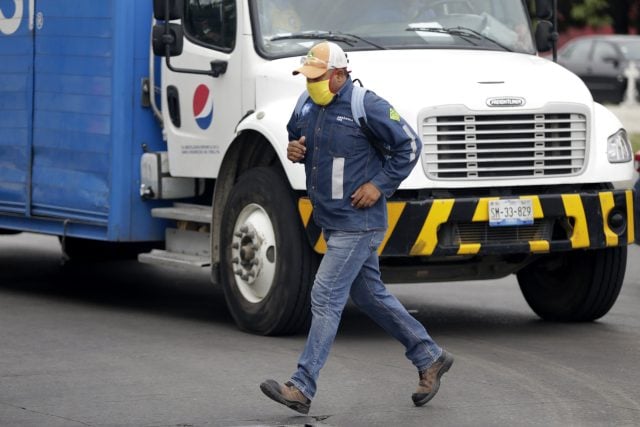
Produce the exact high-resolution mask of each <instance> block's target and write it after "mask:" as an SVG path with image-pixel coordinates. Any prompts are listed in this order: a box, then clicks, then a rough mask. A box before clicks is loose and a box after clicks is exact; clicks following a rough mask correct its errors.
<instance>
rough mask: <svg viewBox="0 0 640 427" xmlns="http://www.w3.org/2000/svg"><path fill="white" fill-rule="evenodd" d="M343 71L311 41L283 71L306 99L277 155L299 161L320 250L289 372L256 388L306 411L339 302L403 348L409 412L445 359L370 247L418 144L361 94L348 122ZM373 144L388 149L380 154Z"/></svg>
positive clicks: (332, 54)
mask: <svg viewBox="0 0 640 427" xmlns="http://www.w3.org/2000/svg"><path fill="white" fill-rule="evenodd" d="M347 64H348V61H347V57H346V54H345V53H344V51H343V50H342V49H341V48H340V46H338V45H337V44H335V43H332V42H321V43H318V44H316V45H315V46H313V47H312V48H311V50H309V53H308V54H307V56H306V57H305V58H303V65H302V66H301V67H300V68H298V69H297V70H295V71H294V72H293V74H294V75H296V74H302V75H303V76H305V77H306V78H307V91H308V95H309V96H308V98H309V99H306V101H305V100H304V98H301V99H302V100H303V101H304V103H303V104H302V105H301V107H300V108H296V111H294V113H293V115H292V117H291V119H290V121H289V123H288V125H287V130H288V132H289V141H290V142H289V145H288V147H287V157H288V158H289V160H291V161H293V162H300V161H303V162H304V165H305V171H306V184H307V192H308V193H309V197H310V199H311V202H312V205H313V217H314V221H315V222H316V223H317V224H318V226H320V227H321V228H322V231H323V235H324V237H325V240H326V241H327V252H326V254H325V255H324V257H323V259H322V262H321V263H320V266H319V268H318V272H317V273H316V277H315V281H314V284H313V288H312V291H311V313H312V320H311V328H310V330H309V335H308V337H307V342H306V344H305V347H304V350H303V352H302V354H301V356H300V359H299V361H298V369H297V370H296V372H295V373H294V374H293V375H292V377H291V379H290V380H289V381H288V382H287V383H285V384H284V385H281V384H279V383H277V382H276V381H274V380H267V381H265V382H263V383H262V384H260V388H261V390H262V391H263V392H264V393H265V394H266V395H267V396H268V397H270V398H271V399H273V400H275V401H276V402H279V403H282V404H284V405H286V406H288V407H289V408H291V409H294V410H296V411H298V412H300V413H303V414H306V413H308V412H309V407H310V405H311V400H312V399H313V397H314V395H315V393H316V382H317V379H318V376H319V373H320V369H321V368H322V367H323V366H324V363H325V362H326V360H327V357H328V355H329V350H330V349H331V346H332V344H333V341H334V339H335V336H336V332H337V330H338V325H339V323H340V318H341V316H342V311H343V309H344V307H345V305H346V303H347V299H348V297H349V296H351V299H352V301H353V302H354V304H356V306H357V307H358V308H359V309H360V310H362V311H364V312H365V313H366V314H367V315H368V316H369V317H371V318H372V319H373V320H374V321H375V322H376V323H378V324H379V325H380V326H381V327H382V328H383V329H384V330H385V331H387V332H388V333H389V334H391V335H392V336H393V337H394V338H396V339H397V340H398V341H400V342H401V343H402V344H403V345H404V346H405V348H406V353H405V354H406V356H407V358H408V359H409V360H410V361H411V362H412V363H413V364H414V365H415V366H416V368H417V369H418V372H419V383H418V389H417V391H416V392H415V393H413V395H412V396H411V397H412V400H413V402H414V404H415V405H416V406H422V405H424V404H426V403H427V402H428V401H429V400H431V399H432V398H433V397H434V396H435V394H436V393H437V392H438V388H439V386H440V377H441V376H442V375H443V374H444V373H445V372H447V371H448V370H449V368H450V367H451V365H452V364H453V357H452V356H451V355H450V354H449V353H447V352H445V351H444V350H442V349H441V348H440V347H439V346H438V345H437V344H436V343H435V342H434V341H433V340H432V339H431V337H430V336H429V334H428V333H427V331H426V330H425V328H424V326H422V324H421V323H420V322H418V321H417V320H416V319H415V318H413V317H412V316H411V315H410V314H409V313H408V312H407V310H406V309H405V308H404V307H403V306H402V304H401V303H400V302H399V301H398V300H397V299H396V298H395V297H394V296H393V295H391V294H390V293H389V291H388V290H387V289H386V287H385V286H384V284H383V283H382V281H381V279H380V268H379V263H378V253H377V249H378V246H379V245H380V244H381V243H382V239H383V237H384V234H385V230H386V228H387V210H386V209H387V208H386V198H387V197H390V196H391V195H392V194H393V193H394V191H395V190H396V189H397V188H398V186H399V185H400V183H401V182H402V180H404V179H405V178H406V177H407V176H408V175H409V173H410V172H411V170H412V169H413V167H414V165H415V164H416V162H417V160H418V158H419V156H420V150H421V143H420V140H419V138H418V137H417V135H416V134H415V132H414V131H413V130H412V129H411V127H410V126H409V125H408V124H407V123H406V122H405V121H404V119H402V118H401V117H400V116H399V115H398V113H397V112H396V111H395V110H394V109H393V107H392V106H391V105H390V104H389V103H388V102H387V101H385V100H384V99H382V98H380V97H379V96H377V95H375V94H374V93H372V92H366V94H365V96H364V101H363V106H364V110H365V112H366V117H367V120H366V127H367V128H368V129H369V130H367V129H365V128H364V123H357V119H356V118H355V117H353V116H354V114H353V112H352V92H353V90H354V85H353V82H352V80H351V78H350V76H349V72H348V71H347ZM298 110H299V111H298ZM373 139H377V140H378V141H382V142H383V143H384V145H385V146H386V147H388V149H389V151H388V152H386V153H385V154H386V155H383V153H382V152H381V149H380V146H381V145H382V144H381V143H374V142H375V141H373Z"/></svg>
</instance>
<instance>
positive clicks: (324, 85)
mask: <svg viewBox="0 0 640 427" xmlns="http://www.w3.org/2000/svg"><path fill="white" fill-rule="evenodd" d="M330 81H331V79H327V80H322V81H319V82H313V83H309V82H307V92H309V96H310V97H311V100H312V101H313V102H315V103H316V104H318V105H322V106H325V105H327V104H329V103H330V102H331V101H332V100H333V97H334V96H336V95H335V94H334V93H332V92H331V89H329V82H330Z"/></svg>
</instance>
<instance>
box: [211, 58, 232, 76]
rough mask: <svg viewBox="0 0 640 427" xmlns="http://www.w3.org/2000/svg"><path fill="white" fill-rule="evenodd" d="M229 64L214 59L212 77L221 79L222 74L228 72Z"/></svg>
mask: <svg viewBox="0 0 640 427" xmlns="http://www.w3.org/2000/svg"><path fill="white" fill-rule="evenodd" d="M227 65H228V62H227V61H224V60H222V59H214V60H213V61H211V75H212V76H213V77H220V75H221V74H224V73H226V72H227Z"/></svg>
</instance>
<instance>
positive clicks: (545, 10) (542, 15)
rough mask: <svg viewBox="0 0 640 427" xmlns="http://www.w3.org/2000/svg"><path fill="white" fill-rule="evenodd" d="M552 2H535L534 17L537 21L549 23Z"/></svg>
mask: <svg viewBox="0 0 640 427" xmlns="http://www.w3.org/2000/svg"><path fill="white" fill-rule="evenodd" d="M553 12H554V7H553V0H536V16H537V17H538V19H541V20H545V21H549V20H551V18H552V17H553Z"/></svg>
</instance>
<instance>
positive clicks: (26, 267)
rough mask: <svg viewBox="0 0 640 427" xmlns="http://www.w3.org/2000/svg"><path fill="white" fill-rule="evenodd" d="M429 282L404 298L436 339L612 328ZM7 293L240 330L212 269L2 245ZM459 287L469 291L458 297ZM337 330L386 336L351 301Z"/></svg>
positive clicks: (1, 272) (478, 290)
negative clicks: (542, 314)
mask: <svg viewBox="0 0 640 427" xmlns="http://www.w3.org/2000/svg"><path fill="white" fill-rule="evenodd" d="M401 286H402V285H401ZM424 286H426V288H424V289H423V288H421V287H415V288H409V291H403V292H402V293H403V295H402V296H400V297H399V298H400V300H401V301H402V302H403V303H404V304H405V305H406V306H407V308H409V309H410V310H411V312H412V314H413V315H414V317H416V318H417V319H418V320H419V321H420V322H421V323H423V324H424V325H425V326H426V327H427V328H428V330H429V332H430V333H431V334H432V335H433V336H434V337H439V336H449V337H456V336H474V337H476V338H477V337H489V336H496V335H498V336H500V335H503V336H505V337H506V336H512V335H513V336H523V334H525V335H526V334H534V335H535V334H541V333H544V334H548V333H551V334H553V333H554V332H558V333H562V331H566V328H581V327H587V328H589V329H590V330H591V331H592V332H595V331H598V330H606V329H607V328H608V325H607V323H606V321H604V322H602V321H601V322H595V323H588V324H562V323H550V322H544V321H541V320H540V319H539V318H538V317H537V316H536V315H535V314H534V313H533V312H531V311H530V310H529V309H528V307H526V306H525V305H524V303H523V300H522V297H521V296H520V294H519V291H517V290H514V289H513V287H512V286H511V285H505V286H504V289H497V290H496V289H495V288H494V289H493V291H494V292H496V293H499V294H500V293H511V295H508V297H509V298H511V300H514V299H515V300H521V301H520V304H519V305H517V307H515V308H513V307H511V306H509V305H506V304H505V303H504V302H501V301H491V302H487V300H486V299H485V300H482V298H483V297H484V295H485V293H486V292H485V290H484V289H483V288H482V286H483V285H477V284H475V285H468V286H465V285H459V284H458V285H455V287H453V288H452V285H448V284H429V285H424ZM447 286H448V287H449V288H451V291H449V290H448V289H447V288H445V287H447ZM516 287H517V286H516ZM390 289H392V290H393V289H394V287H393V286H392V287H391V288H390ZM434 289H435V290H437V292H436V293H437V295H436V296H437V298H435V299H432V298H431V296H430V295H429V293H430V292H434ZM2 293H7V294H15V295H21V296H27V297H34V298H45V299H47V300H55V301H62V302H65V303H72V304H79V305H87V304H91V305H96V306H101V307H107V308H111V309H114V310H122V311H129V312H144V313H151V314H155V315H158V316H162V317H168V316H172V317H175V318H179V319H186V320H190V321H195V322H204V323H214V324H216V325H217V326H221V327H225V328H227V327H228V328H229V329H236V327H235V324H234V322H233V319H232V317H231V315H230V313H229V311H228V309H227V307H226V303H225V299H224V295H223V293H222V291H221V290H220V289H219V288H217V287H215V286H214V285H213V284H212V283H211V282H210V278H209V273H208V272H207V271H203V272H200V273H194V272H192V271H183V270H177V269H170V268H163V267H158V266H148V265H144V264H139V263H138V262H137V261H135V260H130V261H105V262H93V263H92V262H82V263H74V262H67V263H62V256H61V252H60V251H59V250H56V249H52V248H51V247H49V248H42V249H34V248H33V247H17V248H12V251H10V252H9V251H6V250H4V251H0V294H2ZM460 293H463V294H464V296H463V297H460V295H459V294H460ZM485 298H486V297H485ZM478 299H480V300H479V301H478V302H476V303H474V301H476V300H478ZM511 305H512V304H511ZM605 319H606V317H605ZM339 334H340V337H341V338H344V339H353V340H370V339H379V338H380V337H382V336H384V337H388V335H387V334H386V332H384V331H383V330H382V329H381V328H379V327H378V326H377V325H376V324H375V323H374V322H373V321H371V320H370V319H369V318H368V317H367V316H366V315H365V314H363V313H362V312H360V311H359V310H358V309H357V308H356V307H355V306H353V304H351V303H349V304H348V305H347V307H346V309H345V312H344V315H343V319H342V322H341V326H340V332H339ZM298 335H299V336H304V335H305V331H302V332H300V333H299V334H298Z"/></svg>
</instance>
